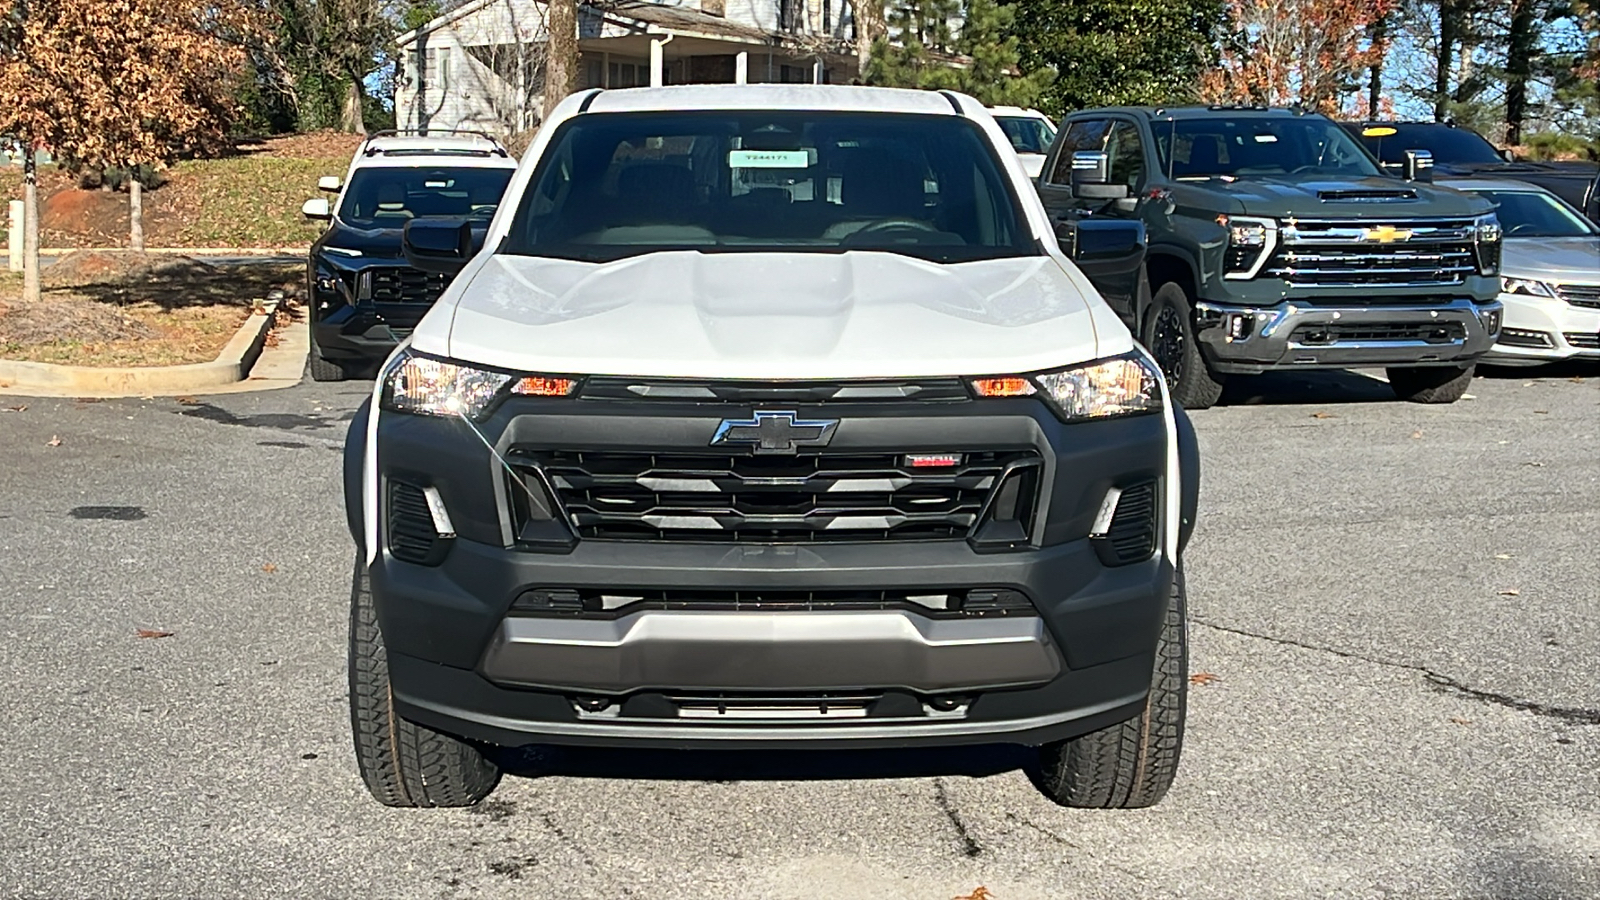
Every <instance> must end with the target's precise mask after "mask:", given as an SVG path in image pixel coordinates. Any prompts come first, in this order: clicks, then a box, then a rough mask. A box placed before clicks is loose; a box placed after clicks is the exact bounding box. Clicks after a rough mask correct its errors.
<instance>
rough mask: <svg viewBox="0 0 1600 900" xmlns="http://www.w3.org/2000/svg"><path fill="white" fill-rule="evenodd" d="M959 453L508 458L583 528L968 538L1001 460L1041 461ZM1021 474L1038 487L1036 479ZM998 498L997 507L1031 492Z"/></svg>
mask: <svg viewBox="0 0 1600 900" xmlns="http://www.w3.org/2000/svg"><path fill="white" fill-rule="evenodd" d="M957 456H958V457H959V462H958V463H957V464H955V465H949V466H937V467H918V466H913V465H911V464H910V462H911V461H910V460H908V459H907V458H906V457H905V456H904V455H903V454H868V455H857V454H842V453H841V454H833V453H815V452H813V453H801V454H797V455H794V456H738V455H730V454H710V453H699V454H696V453H686V454H648V453H625V452H613V451H530V452H518V453H516V454H514V455H513V465H521V464H528V465H531V467H533V468H535V469H537V470H540V471H542V478H541V479H540V480H541V481H543V482H544V483H548V484H549V485H550V487H551V488H552V489H553V491H554V493H555V495H556V497H557V500H558V502H559V506H560V507H561V509H562V511H563V512H564V514H565V516H566V519H567V521H568V522H569V524H570V525H571V527H572V528H573V530H574V531H575V532H576V533H577V535H578V537H580V538H601V539H615V540H635V541H638V540H645V541H702V542H704V541H730V542H761V543H790V542H815V541H863V540H868V541H870V540H891V541H920V540H949V539H956V538H963V537H966V536H967V534H968V532H969V531H970V530H971V529H972V528H973V526H974V524H975V523H977V521H978V518H979V515H980V514H981V513H983V511H984V509H985V503H986V502H987V501H988V500H989V498H990V495H991V494H993V493H994V489H995V486H996V485H997V484H998V483H999V482H1000V481H1001V476H1002V475H1003V474H1004V473H1005V472H1006V471H1007V469H1008V467H1011V468H1015V467H1016V466H1017V465H1018V464H1026V463H1028V462H1029V461H1032V464H1033V465H1035V466H1036V465H1037V460H1038V456H1037V454H1035V453H1033V452H1031V451H1018V452H980V453H961V454H957ZM1017 483H1018V484H1025V485H1026V487H1025V488H1023V489H1024V490H1032V491H1037V489H1038V486H1037V479H1026V480H1023V481H1018V482H1017ZM1013 492H1014V491H1013ZM1003 499H1005V500H1006V503H1004V504H1002V503H996V504H995V506H996V508H998V507H1000V506H1002V505H1004V506H1007V507H1008V509H1009V508H1011V507H1016V508H1017V509H1026V508H1031V506H1032V501H1033V498H1032V497H1029V498H1026V499H1025V500H1023V501H1021V502H1020V503H1019V501H1018V500H1016V499H1014V498H1010V497H1009V496H1008V497H1006V498H1003ZM1006 514H1007V515H1009V514H1010V513H1009V512H1008V513H1006Z"/></svg>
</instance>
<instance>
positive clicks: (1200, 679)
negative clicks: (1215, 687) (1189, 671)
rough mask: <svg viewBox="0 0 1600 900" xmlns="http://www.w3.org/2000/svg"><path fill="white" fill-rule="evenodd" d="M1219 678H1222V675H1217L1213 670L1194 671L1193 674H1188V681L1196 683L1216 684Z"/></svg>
mask: <svg viewBox="0 0 1600 900" xmlns="http://www.w3.org/2000/svg"><path fill="white" fill-rule="evenodd" d="M1221 680H1222V676H1221V675H1217V674H1215V673H1213V672H1196V673H1194V674H1193V675H1190V676H1189V683H1190V684H1198V685H1207V684H1216V683H1217V682H1219V681H1221Z"/></svg>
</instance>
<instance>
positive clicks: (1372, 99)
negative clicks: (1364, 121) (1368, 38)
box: [1367, 16, 1389, 119]
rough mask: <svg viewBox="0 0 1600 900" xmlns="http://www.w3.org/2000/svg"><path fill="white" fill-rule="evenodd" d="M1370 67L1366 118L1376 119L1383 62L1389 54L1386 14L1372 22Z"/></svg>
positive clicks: (1379, 104)
mask: <svg viewBox="0 0 1600 900" xmlns="http://www.w3.org/2000/svg"><path fill="white" fill-rule="evenodd" d="M1372 51H1373V54H1374V55H1373V58H1372V69H1371V75H1372V77H1371V80H1370V81H1369V82H1368V84H1367V118H1369V119H1376V118H1378V115H1379V107H1380V106H1381V105H1382V104H1383V62H1384V59H1385V58H1386V57H1387V56H1388V55H1389V52H1388V51H1389V19H1388V17H1387V16H1385V17H1382V18H1380V19H1378V21H1376V22H1373V23H1372Z"/></svg>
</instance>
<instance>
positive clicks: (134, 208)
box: [127, 165, 144, 253]
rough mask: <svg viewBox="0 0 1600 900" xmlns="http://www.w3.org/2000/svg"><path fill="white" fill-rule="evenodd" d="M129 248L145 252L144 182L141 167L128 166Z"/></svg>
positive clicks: (137, 251)
mask: <svg viewBox="0 0 1600 900" xmlns="http://www.w3.org/2000/svg"><path fill="white" fill-rule="evenodd" d="M127 171H128V249H130V250H132V251H134V252H135V253H143V252H144V184H143V182H141V181H140V180H139V167H138V166H136V165H130V166H128V169H127Z"/></svg>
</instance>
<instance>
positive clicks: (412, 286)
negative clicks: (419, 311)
mask: <svg viewBox="0 0 1600 900" xmlns="http://www.w3.org/2000/svg"><path fill="white" fill-rule="evenodd" d="M361 274H362V278H363V279H364V280H365V282H366V283H365V285H364V287H365V290H364V291H363V292H362V293H363V295H364V299H369V300H371V301H372V302H374V303H418V304H423V305H431V304H432V303H433V302H434V301H435V300H438V299H439V295H440V294H442V293H444V289H445V288H446V287H449V285H450V276H449V275H446V274H444V273H442V272H424V271H422V270H421V269H413V268H411V267H409V266H386V267H382V268H375V269H368V270H367V271H365V272H363V273H361Z"/></svg>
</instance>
